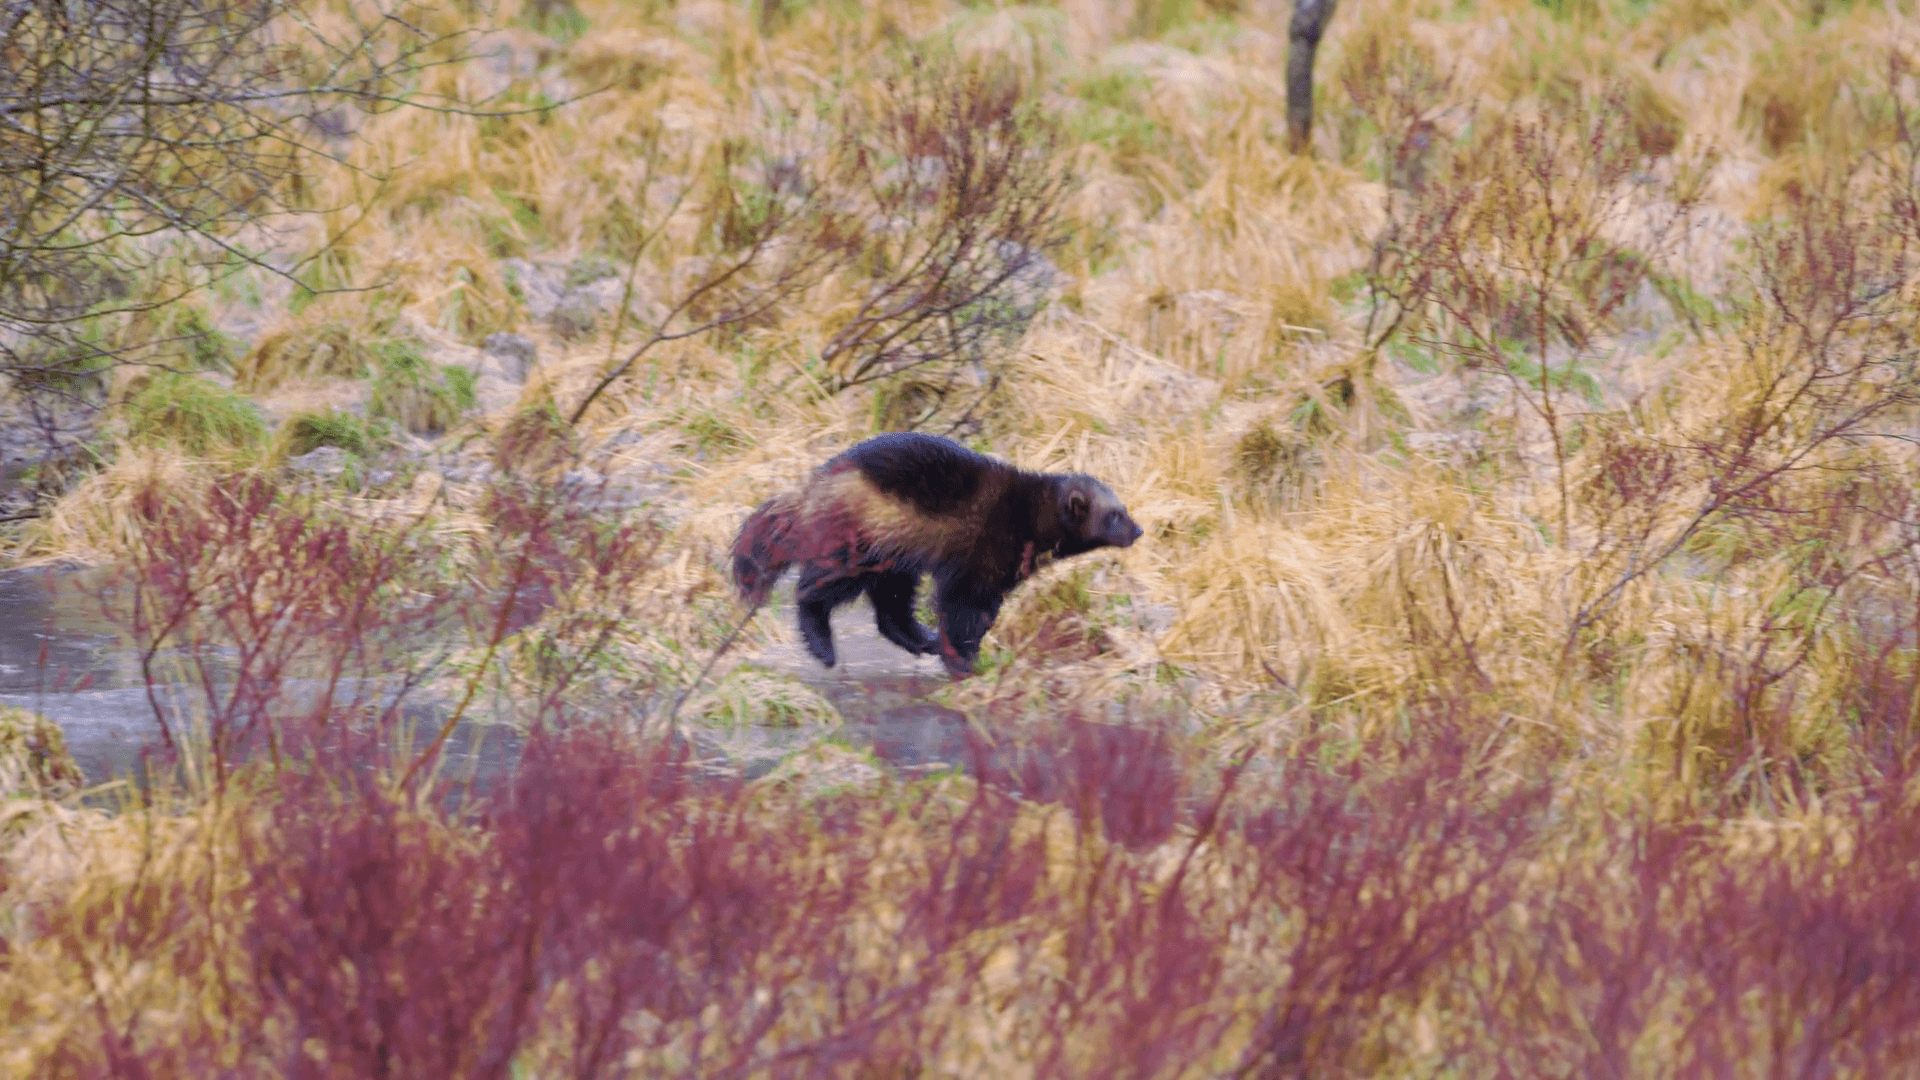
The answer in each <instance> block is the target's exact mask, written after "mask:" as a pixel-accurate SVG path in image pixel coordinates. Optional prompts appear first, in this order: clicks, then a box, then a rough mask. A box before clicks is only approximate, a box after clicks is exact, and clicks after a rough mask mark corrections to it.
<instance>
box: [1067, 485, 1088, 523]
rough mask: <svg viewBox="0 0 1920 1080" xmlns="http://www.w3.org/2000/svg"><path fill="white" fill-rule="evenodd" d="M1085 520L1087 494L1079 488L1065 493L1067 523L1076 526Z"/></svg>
mask: <svg viewBox="0 0 1920 1080" xmlns="http://www.w3.org/2000/svg"><path fill="white" fill-rule="evenodd" d="M1085 520H1087V493H1086V492H1084V491H1081V490H1080V489H1079V488H1074V489H1073V490H1072V491H1069V492H1067V523H1068V524H1070V525H1078V524H1080V523H1081V522H1083V521H1085Z"/></svg>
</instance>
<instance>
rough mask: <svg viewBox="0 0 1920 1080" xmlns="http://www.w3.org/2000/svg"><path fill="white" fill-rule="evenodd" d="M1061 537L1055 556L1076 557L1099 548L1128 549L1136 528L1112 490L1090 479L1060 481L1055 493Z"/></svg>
mask: <svg viewBox="0 0 1920 1080" xmlns="http://www.w3.org/2000/svg"><path fill="white" fill-rule="evenodd" d="M1056 491H1057V497H1058V499H1059V506H1058V513H1059V515H1060V524H1061V532H1062V534H1063V535H1062V536H1061V538H1060V540H1059V542H1058V543H1056V544H1055V545H1054V549H1053V553H1054V554H1055V555H1056V556H1066V555H1078V554H1080V553H1081V552H1083V551H1092V550H1093V549H1094V548H1101V547H1131V546H1133V542H1134V541H1135V540H1138V539H1140V526H1138V525H1135V524H1134V523H1133V518H1132V517H1131V516H1130V515H1128V513H1127V508H1126V507H1124V506H1122V505H1120V500H1119V498H1118V497H1116V496H1115V495H1114V493H1113V489H1111V488H1109V487H1107V485H1105V484H1103V483H1101V482H1100V481H1098V480H1095V479H1094V478H1093V477H1091V476H1081V475H1079V474H1077V473H1076V474H1071V475H1067V476H1062V477H1060V480H1059V484H1058V487H1057V489H1056Z"/></svg>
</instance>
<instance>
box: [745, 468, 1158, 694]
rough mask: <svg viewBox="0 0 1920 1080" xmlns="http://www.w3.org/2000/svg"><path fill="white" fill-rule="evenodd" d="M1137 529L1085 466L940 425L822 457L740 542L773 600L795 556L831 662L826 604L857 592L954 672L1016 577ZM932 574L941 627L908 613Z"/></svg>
mask: <svg viewBox="0 0 1920 1080" xmlns="http://www.w3.org/2000/svg"><path fill="white" fill-rule="evenodd" d="M1139 536H1140V527H1139V526H1138V525H1135V524H1134V522H1133V518H1131V517H1130V516H1128V514H1127V511H1126V508H1125V507H1123V506H1121V505H1120V502H1119V500H1118V499H1116V498H1115V497H1114V495H1113V492H1112V491H1111V490H1109V489H1108V488H1107V486H1106V485H1105V484H1102V483H1101V482H1100V481H1098V480H1095V479H1093V478H1092V477H1090V476H1084V475H1081V474H1078V473H1031V472H1026V471H1024V470H1021V469H1016V468H1014V467H1013V466H1011V465H1008V464H1005V463H1004V462H999V461H995V460H993V459H992V458H988V457H983V456H981V455H979V454H976V453H974V452H973V451H971V450H968V449H966V448H965V447H963V446H960V445H959V444H958V443H954V442H951V441H949V440H947V439H941V438H936V437H934V436H931V435H918V434H907V433H900V434H892V435H881V436H878V437H876V438H873V439H869V440H867V441H866V442H863V443H861V444H859V445H858V446H855V447H854V448H852V449H851V450H848V451H846V452H845V453H843V454H841V455H839V456H838V457H836V458H834V459H833V460H831V461H829V462H827V463H826V464H825V465H822V466H821V467H820V468H819V469H817V470H816V471H815V472H814V474H813V475H812V476H811V477H809V478H808V480H807V482H806V484H805V485H804V486H802V487H801V489H800V490H799V491H797V492H793V493H790V494H786V495H780V496H776V497H775V498H772V499H769V500H767V501H766V502H765V503H763V504H761V506H760V508H759V509H758V510H755V511H754V512H753V514H751V515H750V516H749V517H748V518H747V520H746V521H745V522H744V523H743V524H742V525H741V526H740V535H739V536H738V538H736V539H735V540H734V544H733V580H734V584H735V585H736V586H737V587H738V588H739V590H740V595H741V597H742V598H743V599H745V600H746V601H747V602H749V603H753V604H759V603H764V602H765V601H766V598H767V594H768V592H769V591H770V590H771V589H772V588H773V585H774V582H776V581H778V580H779V578H780V575H781V574H782V573H783V572H785V570H786V568H787V567H788V566H790V565H793V564H795V563H799V564H800V584H799V587H798V589H797V591H796V594H795V597H796V599H797V601H798V602H799V608H800V632H801V635H802V636H803V637H805V638H806V641H807V648H808V649H809V650H810V651H811V652H812V653H813V654H814V656H816V657H818V658H819V660H820V661H821V663H824V664H826V665H827V666H828V667H832V666H833V663H834V660H835V655H834V649H833V632H832V629H831V626H830V623H829V615H830V614H831V613H832V611H833V609H834V608H836V607H838V606H840V605H841V604H844V603H847V602H848V601H850V600H852V599H853V598H854V597H856V596H859V595H860V594H861V593H862V592H864V593H866V594H867V596H868V598H869V599H870V600H872V602H873V608H874V616H875V621H876V623H877V625H878V628H879V630H880V633H881V634H882V635H883V636H885V637H886V638H887V640H889V641H891V642H893V643H894V644H896V645H898V646H900V647H901V648H903V649H906V650H907V651H908V652H911V653H915V654H924V653H931V652H935V651H938V652H939V653H940V658H941V660H942V661H943V662H944V663H945V664H946V667H947V670H948V671H949V672H951V673H952V674H953V676H954V677H955V678H959V677H962V676H964V675H967V674H970V673H971V672H972V671H973V662H974V659H975V658H976V657H977V656H978V655H979V651H980V639H981V637H982V636H984V635H985V634H986V632H987V629H988V628H989V627H991V626H992V625H993V620H994V618H995V617H996V616H997V615H998V614H999V611H1000V605H1001V602H1002V601H1003V600H1004V599H1005V598H1006V594H1007V593H1008V592H1009V591H1011V590H1012V589H1013V588H1014V586H1016V585H1018V584H1019V583H1020V582H1022V581H1024V580H1026V579H1027V578H1028V577H1031V576H1032V575H1033V573H1034V571H1035V570H1037V569H1039V568H1040V567H1041V566H1043V565H1045V563H1046V562H1047V561H1049V560H1050V559H1056V558H1065V557H1067V556H1070V555H1078V554H1080V553H1082V552H1086V551H1092V550H1094V549H1095V548H1101V547H1108V546H1113V547H1127V546H1129V545H1131V544H1132V543H1133V542H1134V541H1135V540H1136V539H1138V538H1139ZM921 574H930V575H932V577H933V584H934V607H935V610H936V611H937V612H938V614H939V619H940V630H939V634H938V636H935V635H932V634H929V633H928V632H927V630H926V628H925V627H923V626H921V625H920V622H919V620H918V619H917V618H916V617H915V616H914V614H913V597H914V592H915V590H916V589H917V588H918V587H919V582H920V575H921Z"/></svg>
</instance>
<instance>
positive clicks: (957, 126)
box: [571, 55, 1068, 428]
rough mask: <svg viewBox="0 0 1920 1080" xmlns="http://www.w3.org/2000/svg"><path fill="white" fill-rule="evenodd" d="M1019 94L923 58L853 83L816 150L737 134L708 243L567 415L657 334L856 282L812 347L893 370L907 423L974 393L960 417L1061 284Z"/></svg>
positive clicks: (857, 364)
mask: <svg viewBox="0 0 1920 1080" xmlns="http://www.w3.org/2000/svg"><path fill="white" fill-rule="evenodd" d="M1025 95H1026V88H1025V87H1024V86H1023V85H1022V84H1021V83H1020V82H1019V81H1018V80H1017V79H1016V78H1015V77H1014V76H1013V75H1012V74H1010V73H1009V72H1006V71H1004V70H1002V69H998V68H988V69H985V70H970V69H966V68H963V67H961V66H959V65H958V64H957V62H955V61H953V60H951V59H941V58H936V57H928V56H918V55H916V56H912V57H910V58H909V59H908V61H907V62H906V64H905V65H904V67H903V69H902V70H901V71H900V72H899V73H897V74H895V75H892V76H890V77H888V78H886V79H885V80H884V81H882V82H881V84H880V86H879V88H878V89H877V91H875V92H874V93H873V94H872V96H871V98H870V99H869V98H867V97H863V96H861V95H859V94H853V95H850V102H849V103H848V104H846V105H844V106H842V107H840V108H839V110H838V111H837V112H835V113H834V114H832V115H831V117H830V118H829V121H830V122H829V124H828V125H827V127H826V129H825V130H824V131H821V132H814V133H812V134H811V135H808V137H809V138H812V139H814V141H815V145H809V143H808V141H807V138H802V137H799V136H796V137H795V138H794V139H793V140H792V142H791V144H789V143H788V142H784V141H780V140H775V141H774V142H773V143H770V144H769V145H767V146H763V147H760V148H758V149H756V150H752V151H749V150H747V149H746V148H744V147H741V146H736V145H733V144H728V145H727V146H726V147H724V148H723V152H722V155H721V156H722V160H721V161H720V162H719V163H718V166H717V168H715V169H713V170H710V171H711V173H712V176H713V178H714V180H715V184H714V186H713V187H712V189H711V190H707V191H703V193H702V197H703V198H705V199H707V200H708V201H709V202H710V203H712V204H713V205H712V206H711V207H710V208H708V209H707V210H706V211H705V215H706V218H707V219H709V220H708V226H707V227H708V229H709V231H710V232H711V233H712V234H713V237H714V241H715V243H714V246H715V248H716V251H715V254H714V255H713V256H712V257H711V259H710V260H709V261H708V262H707V263H706V265H705V268H704V269H703V270H702V271H701V272H700V273H698V274H697V275H695V276H694V278H693V279H691V281H690V282H689V283H687V284H685V285H684V286H682V287H680V288H678V289H676V291H675V293H674V299H673V301H672V304H671V306H670V307H669V308H668V309H667V311H666V313H665V314H664V315H663V316H661V317H659V318H658V319H657V320H655V321H654V323H653V324H652V325H651V326H650V327H647V328H645V330H644V336H643V338H642V340H641V343H640V344H639V345H638V346H637V347H635V348H633V349H632V350H630V351H629V352H628V353H627V354H626V355H625V356H624V357H622V358H619V359H615V358H614V354H613V353H612V352H610V353H609V358H608V362H607V364H606V365H605V366H604V368H603V370H602V374H601V375H600V377H599V378H598V379H597V380H596V381H595V383H594V386H593V388H592V389H591V390H590V391H589V392H588V394H587V395H586V397H585V398H584V399H583V400H582V401H581V402H580V404H579V405H577V406H575V408H574V409H573V412H572V414H571V422H572V423H578V422H579V420H580V418H581V417H582V416H583V415H585V413H586V411H587V409H588V408H589V407H591V406H592V404H593V403H594V401H595V400H597V399H598V398H599V397H600V395H601V394H602V393H604V392H605V391H606V390H607V389H608V388H609V387H610V386H612V385H613V384H614V383H615V382H617V381H618V380H619V379H621V378H623V377H624V376H625V375H626V374H627V373H628V372H629V371H631V370H632V369H633V366H634V365H635V364H636V363H638V362H639V360H640V359H641V357H643V356H644V355H646V354H647V353H648V352H649V351H651V350H652V349H654V348H656V347H657V346H660V345H663V344H666V343H669V342H672V341H677V340H681V339H684V338H687V337H693V336H697V335H700V334H705V333H708V332H712V331H717V330H722V329H725V328H729V327H737V326H741V325H743V324H748V323H751V322H754V321H756V320H759V319H762V318H766V317H770V316H772V315H773V314H774V313H775V312H776V310H777V309H778V308H779V306H780V305H782V304H784V303H787V302H789V301H792V300H795V299H797V298H799V297H802V296H808V295H812V294H813V293H814V291H815V290H816V289H817V287H820V286H822V285H823V284H825V285H828V286H830V287H831V289H832V290H834V291H835V292H836V293H844V292H848V291H850V292H851V293H852V294H853V299H852V300H851V301H850V302H847V303H848V304H849V308H850V309H849V310H848V311H847V313H846V314H845V315H844V316H840V317H837V318H836V319H835V320H834V321H833V324H832V325H833V326H834V329H833V332H832V333H831V335H830V336H829V337H828V338H827V341H826V342H825V344H823V345H822V346H821V348H820V353H819V357H818V363H819V365H820V367H821V368H822V375H823V382H824V385H825V386H826V387H827V389H828V390H829V391H831V392H835V393H838V392H843V391H846V390H849V389H852V388H854V387H858V386H864V385H868V384H872V383H879V382H882V381H890V382H891V384H892V389H893V390H894V391H895V392H896V396H897V397H898V398H899V400H898V402H896V404H899V405H900V406H902V407H901V408H900V409H898V410H896V412H897V414H898V415H896V416H895V417H893V420H894V424H893V425H892V426H898V427H903V428H912V427H917V426H919V425H921V424H923V423H925V422H927V421H928V420H930V419H931V418H932V417H933V416H934V415H935V414H938V413H941V412H942V411H943V410H945V411H949V412H951V411H953V410H950V409H948V408H947V407H948V406H949V405H950V404H951V399H954V398H955V397H956V395H960V394H962V392H963V391H965V390H967V389H973V390H975V391H977V393H975V394H974V397H973V401H972V402H971V403H969V404H968V405H966V407H965V408H963V409H961V410H959V414H958V419H959V421H964V420H965V419H966V418H968V417H969V416H970V415H971V412H972V410H973V409H974V408H976V407H977V406H978V405H979V403H980V402H981V401H983V400H984V399H985V397H986V396H987V394H988V393H990V392H991V390H992V387H993V386H994V385H995V382H996V380H995V379H994V377H993V375H992V373H991V372H990V371H988V370H987V369H986V366H985V365H986V364H987V362H988V361H990V360H991V359H993V358H994V356H995V354H996V351H998V350H1001V349H1005V348H1006V347H1008V346H1009V345H1011V344H1012V342H1013V340H1014V339H1015V338H1016V337H1017V336H1018V335H1019V333H1020V331H1022V330H1023V329H1024V328H1025V327H1026V325H1027V323H1028V322H1029V321H1030V320H1031V319H1032V318H1033V316H1034V314H1035V313H1036V312H1037V311H1038V310H1039V309H1040V307H1041V306H1042V305H1044V303H1045V302H1046V300H1047V297H1048V294H1049V292H1050V291H1051V289H1052V288H1053V286H1054V285H1055V283H1056V279H1057V272H1056V270H1055V269H1054V267H1053V264H1052V262H1051V261H1050V260H1049V259H1048V257H1047V253H1048V252H1050V251H1052V250H1053V249H1054V248H1056V247H1057V246H1058V245H1059V244H1060V243H1061V241H1062V240H1063V234H1062V232H1061V229H1062V226H1061V223H1060V204H1061V200H1062V198H1063V196H1064V195H1065V193H1066V189H1067V183H1068V181H1067V179H1066V176H1065V174H1064V173H1063V172H1062V171H1061V170H1060V168H1059V166H1058V164H1057V162H1056V160H1055V154H1054V149H1055V146H1054V134H1053V131H1052V129H1051V127H1050V126H1049V125H1048V123H1047V122H1046V121H1045V120H1044V119H1043V118H1042V117H1041V115H1040V114H1039V112H1038V111H1037V109H1036V108H1035V107H1034V105H1033V104H1032V103H1031V102H1030V101H1028V100H1026V97H1025ZM802 134H806V133H805V132H802ZM679 206H680V200H676V201H675V203H674V205H673V206H672V207H670V208H668V210H667V212H666V213H667V215H668V216H671V214H672V213H674V212H677V211H678V210H679ZM663 226H664V221H663V222H661V223H660V225H657V226H656V227H655V228H654V230H653V232H651V233H649V235H648V237H647V238H644V239H643V240H642V241H641V242H640V245H639V247H638V249H637V250H636V252H635V255H634V262H635V266H636V267H637V265H638V262H639V259H640V258H641V254H642V252H643V251H644V249H645V246H646V244H647V243H649V242H650V240H651V237H652V236H653V235H655V234H657V232H658V229H659V228H660V227H663ZM631 279H632V272H631V271H630V272H629V281H630V282H631ZM623 311H624V305H623ZM623 318H624V315H623ZM618 337H619V328H616V331H615V340H616V341H617V340H618Z"/></svg>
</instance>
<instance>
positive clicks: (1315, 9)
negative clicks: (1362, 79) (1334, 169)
mask: <svg viewBox="0 0 1920 1080" xmlns="http://www.w3.org/2000/svg"><path fill="white" fill-rule="evenodd" d="M1339 3H1340V0H1294V5H1293V21H1292V22H1291V23H1289V24H1288V25H1287V41H1288V48H1287V149H1288V150H1290V151H1292V152H1293V153H1296V154H1300V153H1305V152H1306V150H1307V147H1308V144H1309V139H1310V138H1311V137H1312V135H1313V54H1314V52H1315V51H1316V50H1318V49H1319V48H1320V35H1322V34H1324V33H1326V32H1327V24H1328V23H1329V22H1332V21H1333V9H1334V8H1335V7H1337V6H1339Z"/></svg>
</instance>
